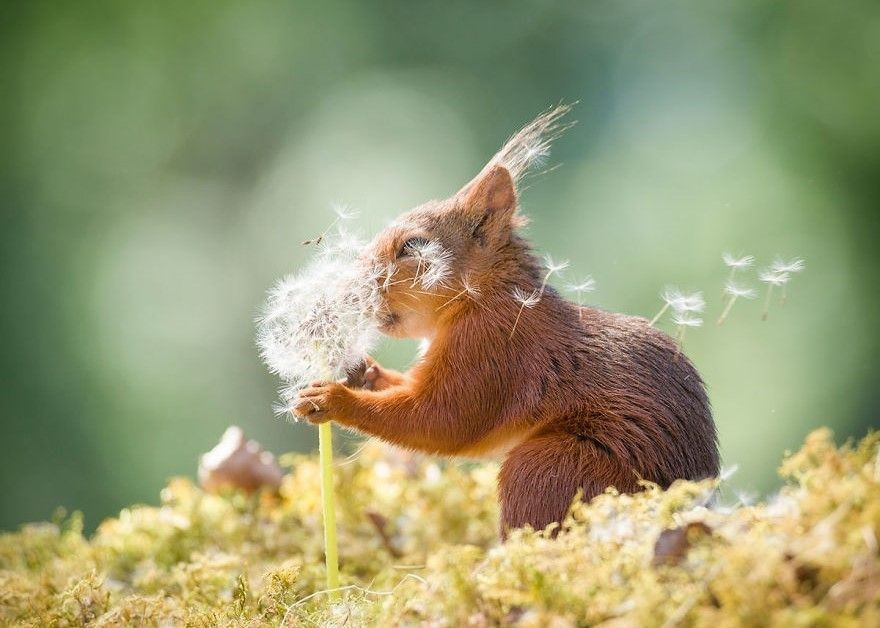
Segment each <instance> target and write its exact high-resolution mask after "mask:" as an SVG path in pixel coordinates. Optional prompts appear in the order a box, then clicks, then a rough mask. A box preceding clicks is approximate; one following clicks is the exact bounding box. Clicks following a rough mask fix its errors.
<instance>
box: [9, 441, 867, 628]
mask: <svg viewBox="0 0 880 628" xmlns="http://www.w3.org/2000/svg"><path fill="white" fill-rule="evenodd" d="M878 445H880V436H878V435H876V434H873V435H869V436H868V437H866V438H865V439H863V440H862V441H861V442H860V443H858V444H855V445H851V446H850V445H847V446H844V447H840V448H838V447H836V446H835V445H834V443H833V442H832V440H831V435H830V433H829V432H828V431H827V430H819V431H817V432H814V433H813V434H811V435H810V436H809V437H808V439H807V441H806V443H805V445H804V447H803V448H802V449H801V451H799V452H797V453H795V454H793V455H791V456H788V457H787V458H786V459H785V461H784V462H783V464H782V467H781V472H782V474H783V477H784V478H785V479H786V485H785V486H784V488H783V489H782V490H781V491H780V492H779V493H778V494H777V495H776V496H774V497H772V498H771V499H769V500H767V501H766V502H764V503H760V504H756V505H751V506H745V505H739V506H735V507H725V506H723V505H719V504H717V503H715V501H716V500H717V497H716V490H715V489H716V484H715V483H714V482H711V481H707V482H702V483H692V482H679V483H676V484H675V485H673V486H672V487H671V488H670V489H668V490H665V491H664V490H660V489H659V488H657V487H654V486H646V488H645V490H644V491H643V492H642V493H639V494H637V495H617V494H616V493H615V492H614V491H611V490H609V491H608V492H607V493H606V494H604V495H601V496H599V497H598V498H596V499H595V500H593V501H592V502H591V503H590V504H588V505H585V504H577V505H575V506H574V507H573V509H572V512H571V514H570V516H569V518H568V519H567V520H566V521H565V522H564V524H563V525H562V526H561V530H560V531H559V534H558V536H557V537H556V538H551V537H550V535H549V534H548V533H547V532H541V531H539V532H536V531H532V530H520V531H516V532H515V533H513V534H512V535H511V537H510V539H509V540H508V541H507V542H506V543H504V544H503V545H502V544H499V543H498V542H497V540H496V521H497V512H496V505H495V498H494V486H495V473H496V469H495V467H494V466H492V465H478V466H454V465H447V466H444V465H440V464H438V463H436V462H433V461H430V460H424V459H417V458H412V457H408V456H401V455H399V454H394V453H389V452H387V451H386V450H383V449H382V448H380V447H379V446H377V445H373V444H370V445H368V446H366V447H365V448H364V449H363V450H362V451H361V452H359V453H358V454H357V455H355V456H353V457H352V458H351V459H348V460H341V461H339V462H338V465H337V469H336V481H337V494H338V496H339V534H340V538H339V548H340V554H341V559H342V564H341V568H342V577H343V585H344V589H343V592H342V595H341V596H340V597H339V599H338V600H331V599H330V597H329V596H328V595H327V594H326V592H324V591H322V587H323V555H322V549H321V543H322V535H321V520H320V505H319V499H320V495H319V488H318V465H317V460H316V459H315V458H313V457H309V456H287V457H286V458H285V459H284V460H285V462H286V464H287V465H288V466H290V468H291V471H290V473H289V474H288V475H287V476H285V478H284V480H283V482H282V485H281V488H280V489H279V491H278V492H277V493H262V494H257V495H252V496H246V495H243V494H239V493H230V494H226V495H222V496H218V495H209V494H205V493H203V492H202V491H201V490H200V489H198V488H197V487H196V486H194V485H193V484H192V482H191V481H189V480H187V479H183V478H177V479H174V480H172V481H171V482H170V483H169V485H168V486H167V487H166V488H165V489H164V490H163V491H162V495H161V504H160V505H159V506H134V507H131V508H128V509H126V510H124V511H122V512H121V513H120V515H119V516H118V517H117V518H114V519H109V520H107V521H105V522H104V523H103V524H102V525H101V526H100V527H99V529H98V530H97V532H96V533H95V534H94V535H93V537H92V538H91V539H87V538H84V537H83V534H82V525H81V518H80V517H79V516H77V515H72V516H63V515H60V516H58V517H56V520H55V521H54V522H52V523H42V524H31V525H26V526H23V527H22V528H21V530H20V531H18V532H16V533H13V534H5V535H2V536H0V624H16V625H25V626H78V625H97V626H116V625H160V624H162V625H193V626H213V625H218V624H219V625H247V626H263V625H282V624H283V625H314V624H328V625H377V626H386V625H412V624H422V623H425V624H429V625H437V626H458V625H470V626H494V625H517V626H584V625H596V624H603V625H610V626H663V625H674V624H685V625H695V626H712V627H713V628H716V627H721V626H740V625H758V624H760V625H780V626H824V625H828V626H838V625H841V626H849V625H852V626H860V625H880V559H878V537H880V466H878V456H880V453H878Z"/></svg>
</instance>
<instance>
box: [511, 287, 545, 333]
mask: <svg viewBox="0 0 880 628" xmlns="http://www.w3.org/2000/svg"><path fill="white" fill-rule="evenodd" d="M510 294H511V296H512V297H513V300H514V301H516V302H517V303H519V304H520V305H519V312H517V313H516V320H514V321H513V329H511V330H510V335H509V336H508V337H507V339H508V340H510V339H511V338H513V334H514V333H515V332H516V326H517V325H518V324H519V319H520V317H521V316H522V313H523V310H524V309H525V308H529V309H531V308H533V307H535V306H536V305H538V303H539V302H540V301H541V292H540V291H538V290H532V291H531V292H526V291H525V290H523V289H522V288H520V287H519V286H516V287H515V288H514V289H513V290H512V291H511V293H510Z"/></svg>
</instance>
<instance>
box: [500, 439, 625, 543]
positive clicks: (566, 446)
mask: <svg viewBox="0 0 880 628" xmlns="http://www.w3.org/2000/svg"><path fill="white" fill-rule="evenodd" d="M609 486H614V487H616V488H617V489H619V490H620V491H623V492H630V491H635V490H638V477H637V475H636V474H635V472H634V471H633V470H632V468H631V467H630V466H629V465H627V464H625V463H624V462H623V461H621V460H620V459H618V458H617V457H615V456H614V455H613V454H612V453H611V452H610V451H609V450H608V449H607V448H605V447H604V446H603V445H602V444H601V443H598V442H597V441H595V440H593V439H591V438H589V437H584V436H579V435H576V434H573V433H571V432H568V431H565V430H563V429H559V428H557V429H554V428H548V429H545V430H542V431H540V432H538V433H536V434H535V435H533V436H531V437H530V438H529V439H528V440H526V441H525V442H523V443H521V444H519V445H517V446H516V447H515V448H513V449H512V450H511V451H510V453H509V454H508V455H507V458H506V459H505V460H504V463H503V464H502V465H501V472H500V474H499V476H498V498H499V500H500V502H501V536H502V538H504V537H506V536H507V532H508V531H509V530H511V529H512V528H519V527H522V526H525V525H529V526H531V527H532V528H534V529H536V530H541V529H543V528H545V527H547V525H549V524H551V523H554V522H561V521H562V520H563V519H564V518H565V515H566V514H567V513H568V509H569V507H570V506H571V502H572V500H573V499H574V498H575V495H576V494H577V492H578V490H579V489H580V490H581V491H582V494H583V499H584V500H585V501H589V500H590V499H592V498H593V497H595V496H596V495H598V494H600V493H602V492H603V491H604V490H605V489H606V488H608V487H609Z"/></svg>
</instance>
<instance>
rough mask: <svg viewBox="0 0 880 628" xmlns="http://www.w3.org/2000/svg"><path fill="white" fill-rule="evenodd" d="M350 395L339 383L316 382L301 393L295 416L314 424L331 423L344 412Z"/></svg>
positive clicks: (294, 409)
mask: <svg viewBox="0 0 880 628" xmlns="http://www.w3.org/2000/svg"><path fill="white" fill-rule="evenodd" d="M349 394H350V391H349V390H348V389H347V388H346V387H345V385H344V384H340V383H339V382H331V381H314V382H312V383H311V384H309V386H307V387H306V388H303V389H302V390H301V391H300V392H299V399H298V400H297V402H296V405H295V406H294V407H293V414H294V415H295V416H297V417H301V418H304V419H306V420H307V421H308V422H309V423H312V424H317V423H324V422H326V421H330V420H331V419H333V418H334V416H337V415H339V414H340V413H341V412H343V409H344V407H345V400H346V397H347V395H349Z"/></svg>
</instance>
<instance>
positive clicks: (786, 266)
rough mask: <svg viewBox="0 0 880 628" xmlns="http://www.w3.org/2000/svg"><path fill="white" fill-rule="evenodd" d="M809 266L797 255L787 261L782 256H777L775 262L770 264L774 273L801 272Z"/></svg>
mask: <svg viewBox="0 0 880 628" xmlns="http://www.w3.org/2000/svg"><path fill="white" fill-rule="evenodd" d="M806 267H807V264H806V262H805V261H804V260H803V259H802V258H800V257H795V258H793V259H790V260H789V261H787V262H786V261H785V260H783V259H782V258H780V257H777V258H776V259H775V260H773V263H772V264H771V265H770V270H771V271H772V272H774V273H779V274H781V273H788V274H793V273H799V272H801V271H802V270H804V269H805V268H806Z"/></svg>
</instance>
